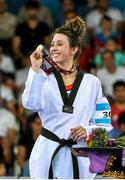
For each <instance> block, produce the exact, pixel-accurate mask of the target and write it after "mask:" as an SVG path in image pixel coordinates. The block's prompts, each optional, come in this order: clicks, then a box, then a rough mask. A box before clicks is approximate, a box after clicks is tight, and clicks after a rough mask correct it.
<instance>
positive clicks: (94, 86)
mask: <svg viewBox="0 0 125 180" xmlns="http://www.w3.org/2000/svg"><path fill="white" fill-rule="evenodd" d="M101 97H102V89H101V84H100V81H99V79H98V78H97V77H95V76H93V75H91V74H84V77H83V79H82V81H81V84H80V87H79V89H78V92H77V95H76V98H75V101H74V103H73V106H74V112H73V114H69V113H65V112H62V106H63V101H62V97H61V94H60V91H59V87H58V84H57V81H56V78H55V76H54V75H53V74H51V75H48V76H47V75H46V74H45V73H44V71H42V70H40V72H39V73H36V72H34V71H33V70H32V69H30V70H29V74H28V78H27V81H26V86H25V89H24V92H23V95H22V102H23V105H24V107H25V108H27V109H31V110H32V111H36V112H38V113H39V116H40V118H41V119H42V125H43V127H44V128H46V129H48V130H50V131H51V132H53V133H55V134H56V135H57V136H58V137H59V138H61V139H62V138H65V139H68V138H70V137H71V128H74V127H77V126H79V125H81V126H83V127H84V128H86V130H87V129H90V126H92V125H94V126H95V120H94V115H95V105H96V101H98V99H99V98H101ZM57 146H58V143H57V142H54V141H51V140H49V139H47V138H45V137H43V136H42V135H40V136H39V137H38V139H37V141H36V143H35V145H34V148H33V150H32V153H31V156H30V175H31V178H39V179H47V178H48V170H49V165H50V160H51V157H52V154H53V152H54V150H55V149H56V147H57ZM78 164H79V173H80V178H82V179H83V178H86V179H89V178H93V177H94V176H95V174H92V173H90V172H89V159H88V158H85V157H78ZM72 171H73V170H72V159H71V153H70V149H69V148H68V147H66V146H64V147H63V148H62V149H61V150H60V151H59V152H58V154H57V155H56V157H55V158H54V161H53V174H54V178H61V179H69V178H73V173H72Z"/></svg>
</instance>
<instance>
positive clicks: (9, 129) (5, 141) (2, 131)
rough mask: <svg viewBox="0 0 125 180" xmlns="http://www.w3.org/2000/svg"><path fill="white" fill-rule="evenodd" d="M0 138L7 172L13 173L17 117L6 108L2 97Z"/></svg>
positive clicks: (0, 103) (0, 105) (0, 101)
mask: <svg viewBox="0 0 125 180" xmlns="http://www.w3.org/2000/svg"><path fill="white" fill-rule="evenodd" d="M0 138H1V144H0V145H1V148H2V153H3V157H4V161H5V163H6V167H7V174H9V175H13V165H14V164H13V160H14V159H13V158H14V154H13V146H14V144H15V140H16V119H15V116H14V114H13V113H11V112H10V111H9V110H7V109H6V107H5V104H3V100H2V99H1V98H0Z"/></svg>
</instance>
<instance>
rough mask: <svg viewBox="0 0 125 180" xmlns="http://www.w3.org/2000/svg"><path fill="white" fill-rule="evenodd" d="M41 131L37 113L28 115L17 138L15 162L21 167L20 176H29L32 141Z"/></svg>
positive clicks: (33, 141)
mask: <svg viewBox="0 0 125 180" xmlns="http://www.w3.org/2000/svg"><path fill="white" fill-rule="evenodd" d="M40 133H41V120H40V118H39V116H38V114H37V113H35V114H33V115H30V116H29V117H28V119H27V126H26V129H25V131H24V132H23V133H22V135H21V136H20V138H19V142H18V153H17V162H18V164H19V166H20V167H21V169H22V174H21V175H22V176H29V167H28V166H29V165H28V161H29V157H30V153H31V150H32V148H33V146H34V143H35V141H36V139H37V137H38V136H39V134H40Z"/></svg>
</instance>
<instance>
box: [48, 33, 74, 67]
mask: <svg viewBox="0 0 125 180" xmlns="http://www.w3.org/2000/svg"><path fill="white" fill-rule="evenodd" d="M73 49H74V48H71V47H70V44H69V39H68V37H67V36H66V35H64V34H61V33H57V34H55V35H54V37H53V40H52V42H51V47H50V55H51V57H52V59H53V61H54V62H56V63H65V62H66V61H68V60H69V61H70V60H71V59H72V58H73V56H74V55H73V54H74V50H73Z"/></svg>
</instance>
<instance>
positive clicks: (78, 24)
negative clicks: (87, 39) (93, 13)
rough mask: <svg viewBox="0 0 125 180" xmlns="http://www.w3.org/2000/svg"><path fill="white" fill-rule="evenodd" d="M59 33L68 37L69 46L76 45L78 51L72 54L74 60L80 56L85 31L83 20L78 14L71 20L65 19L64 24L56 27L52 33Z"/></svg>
mask: <svg viewBox="0 0 125 180" xmlns="http://www.w3.org/2000/svg"><path fill="white" fill-rule="evenodd" d="M57 33H61V34H64V35H66V36H67V37H68V38H69V43H70V47H78V51H77V52H76V54H75V56H74V60H77V59H78V58H79V57H80V54H81V50H82V48H83V41H84V35H85V33H86V25H85V21H83V20H82V18H80V17H79V16H76V17H75V18H73V19H71V20H67V21H66V23H65V25H63V26H61V27H59V28H57V29H56V30H55V33H54V34H57Z"/></svg>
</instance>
